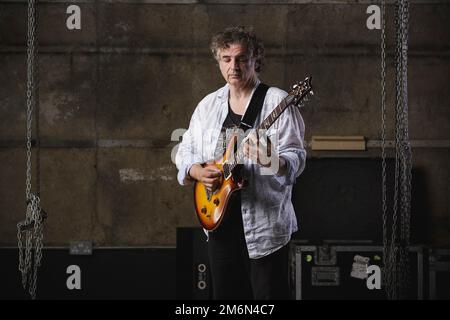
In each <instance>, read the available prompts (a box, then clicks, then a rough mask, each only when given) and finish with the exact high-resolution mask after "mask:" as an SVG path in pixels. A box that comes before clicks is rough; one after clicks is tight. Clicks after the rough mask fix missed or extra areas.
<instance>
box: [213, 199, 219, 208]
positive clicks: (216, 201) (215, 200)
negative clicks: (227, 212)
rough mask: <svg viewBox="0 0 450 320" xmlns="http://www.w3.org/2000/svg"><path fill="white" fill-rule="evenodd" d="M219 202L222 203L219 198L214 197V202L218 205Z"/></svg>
mask: <svg viewBox="0 0 450 320" xmlns="http://www.w3.org/2000/svg"><path fill="white" fill-rule="evenodd" d="M219 203H220V201H219V199H217V198H215V199H214V204H215V205H216V206H218V205H219Z"/></svg>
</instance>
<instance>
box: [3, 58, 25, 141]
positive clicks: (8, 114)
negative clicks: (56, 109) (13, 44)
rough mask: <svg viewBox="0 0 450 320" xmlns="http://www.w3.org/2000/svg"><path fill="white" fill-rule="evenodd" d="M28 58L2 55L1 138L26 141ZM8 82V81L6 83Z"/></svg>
mask: <svg viewBox="0 0 450 320" xmlns="http://www.w3.org/2000/svg"><path fill="white" fill-rule="evenodd" d="M25 62H26V57H25V55H23V54H18V55H6V54H0V66H1V70H2V71H1V73H2V75H1V77H2V81H1V83H2V84H1V86H0V114H1V117H0V137H2V139H5V140H7V139H18V138H20V139H22V140H24V139H25V134H26V90H27V84H26V66H25ZM6 80H7V81H6Z"/></svg>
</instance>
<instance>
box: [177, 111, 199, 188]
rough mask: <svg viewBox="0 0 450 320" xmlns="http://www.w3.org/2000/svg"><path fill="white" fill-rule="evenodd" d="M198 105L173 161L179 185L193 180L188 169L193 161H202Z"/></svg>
mask: <svg viewBox="0 0 450 320" xmlns="http://www.w3.org/2000/svg"><path fill="white" fill-rule="evenodd" d="M198 109H199V108H198V107H197V108H196V109H195V111H194V113H193V114H192V117H191V121H190V123H189V128H188V130H187V131H186V132H185V133H184V134H183V139H182V141H181V142H180V143H179V145H178V150H177V153H176V156H175V163H176V166H177V169H178V174H177V180H178V183H179V184H180V185H187V184H190V183H192V182H193V179H192V178H191V177H190V176H189V174H188V172H189V169H190V168H191V167H192V165H194V164H195V163H202V156H201V150H200V147H199V145H198V143H199V141H202V135H201V122H200V115H199V111H198Z"/></svg>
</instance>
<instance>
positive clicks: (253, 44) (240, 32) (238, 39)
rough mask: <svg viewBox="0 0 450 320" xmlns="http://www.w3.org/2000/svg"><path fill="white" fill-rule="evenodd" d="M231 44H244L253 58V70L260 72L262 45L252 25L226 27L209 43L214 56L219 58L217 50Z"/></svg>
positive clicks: (262, 63)
mask: <svg viewBox="0 0 450 320" xmlns="http://www.w3.org/2000/svg"><path fill="white" fill-rule="evenodd" d="M232 44H241V45H243V46H245V47H246V48H247V52H248V53H249V54H250V56H251V57H252V58H254V59H255V71H256V72H258V73H259V72H261V70H262V67H263V65H264V45H263V43H262V41H261V40H260V39H259V38H257V37H256V35H255V33H254V32H253V30H252V27H245V26H237V27H228V28H226V29H225V30H224V31H221V32H218V33H216V34H215V35H214V36H213V37H212V39H211V44H210V49H211V52H212V54H213V55H214V58H215V59H216V60H219V50H220V49H226V48H229V47H230V45H232Z"/></svg>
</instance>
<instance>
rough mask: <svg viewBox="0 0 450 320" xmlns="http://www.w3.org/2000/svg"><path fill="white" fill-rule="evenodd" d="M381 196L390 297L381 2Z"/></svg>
mask: <svg viewBox="0 0 450 320" xmlns="http://www.w3.org/2000/svg"><path fill="white" fill-rule="evenodd" d="M381 24H382V26H381V194H382V209H383V260H384V263H383V264H384V273H383V274H384V284H385V288H386V292H387V294H388V297H390V296H391V294H390V290H391V287H392V285H391V284H392V281H391V274H392V271H391V270H390V266H391V264H390V263H388V261H387V260H388V254H389V249H388V236H387V225H388V216H387V199H386V194H387V191H386V185H387V182H386V1H385V0H382V1H381Z"/></svg>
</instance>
